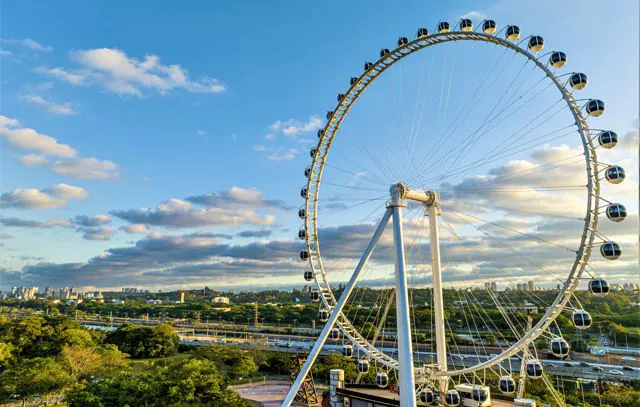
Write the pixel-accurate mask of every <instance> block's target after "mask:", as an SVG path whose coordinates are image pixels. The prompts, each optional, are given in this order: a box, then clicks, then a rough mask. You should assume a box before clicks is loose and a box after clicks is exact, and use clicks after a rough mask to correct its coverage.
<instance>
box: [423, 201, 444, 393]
mask: <svg viewBox="0 0 640 407" xmlns="http://www.w3.org/2000/svg"><path fill="white" fill-rule="evenodd" d="M438 210H439V208H438V200H437V198H436V199H434V201H433V202H432V203H431V204H428V205H427V214H428V215H429V246H431V270H432V278H433V308H434V310H435V316H434V318H435V329H436V357H437V359H436V360H437V362H438V367H439V368H440V370H441V371H446V370H447V342H446V337H445V331H444V305H443V298H442V273H441V270H440V238H439V235H438ZM447 382H448V380H447V378H446V377H442V378H440V379H439V380H438V387H439V390H440V394H444V393H445V392H446V391H447Z"/></svg>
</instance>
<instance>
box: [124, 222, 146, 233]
mask: <svg viewBox="0 0 640 407" xmlns="http://www.w3.org/2000/svg"><path fill="white" fill-rule="evenodd" d="M120 230H122V231H123V232H127V233H132V234H139V235H146V234H147V233H149V232H150V231H151V230H150V229H149V228H148V227H147V225H143V224H141V223H134V224H132V225H126V226H121V227H120Z"/></svg>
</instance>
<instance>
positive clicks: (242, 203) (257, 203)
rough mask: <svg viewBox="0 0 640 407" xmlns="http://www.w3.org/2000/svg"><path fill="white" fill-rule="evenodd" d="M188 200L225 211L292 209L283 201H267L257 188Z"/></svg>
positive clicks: (241, 189) (229, 191) (235, 188)
mask: <svg viewBox="0 0 640 407" xmlns="http://www.w3.org/2000/svg"><path fill="white" fill-rule="evenodd" d="M186 200H187V201H189V202H192V203H196V204H199V205H205V206H210V207H219V208H225V209H234V208H240V207H242V208H247V209H254V208H269V209H279V210H285V211H286V210H289V209H291V208H290V207H289V206H287V205H286V204H285V203H284V202H283V201H281V200H277V199H266V198H265V197H264V195H263V194H262V192H260V191H258V190H257V189H255V188H241V187H231V188H229V189H228V190H226V191H222V192H212V193H210V194H207V195H195V196H190V197H188V198H186Z"/></svg>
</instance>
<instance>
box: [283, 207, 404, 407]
mask: <svg viewBox="0 0 640 407" xmlns="http://www.w3.org/2000/svg"><path fill="white" fill-rule="evenodd" d="M392 212H393V210H392V208H387V211H386V212H385V214H384V216H383V217H382V220H380V224H378V227H377V229H376V231H375V232H374V234H373V237H372V238H371V241H370V242H369V245H368V246H367V248H366V250H365V252H364V254H363V255H362V257H361V258H360V262H358V265H357V266H356V269H355V271H354V272H353V274H352V275H351V279H350V280H349V282H348V283H347V285H346V286H345V288H344V291H343V292H342V295H341V296H340V299H339V300H338V302H337V304H336V306H335V307H334V308H333V310H331V317H329V320H328V321H327V323H326V324H325V325H324V328H323V329H322V332H320V336H319V337H318V339H317V340H316V343H315V345H313V349H311V352H310V353H309V356H308V357H307V360H306V361H305V362H304V365H302V368H301V369H300V372H299V373H298V377H296V381H295V382H293V384H292V385H291V388H290V389H289V393H287V397H286V398H285V399H284V401H283V402H282V406H283V407H289V406H290V405H291V403H293V399H294V398H295V397H296V394H297V393H298V389H300V385H301V384H302V381H303V380H304V378H305V377H306V376H307V374H309V371H310V370H311V366H312V365H313V363H314V362H315V360H316V358H317V357H318V355H319V354H320V351H321V350H322V347H323V346H324V343H325V341H326V340H327V338H328V337H329V332H330V331H331V329H332V328H333V326H334V325H335V323H336V321H337V320H338V317H339V316H340V314H341V313H342V309H343V308H344V306H345V304H346V303H347V300H348V299H349V295H350V294H351V292H352V291H353V288H354V287H355V285H356V283H357V282H358V278H359V277H360V273H361V272H362V270H363V269H364V267H365V266H366V265H367V262H368V261H369V258H370V257H371V254H372V253H373V249H375V247H376V244H377V243H378V240H379V239H380V236H381V235H382V232H384V228H385V227H386V226H387V224H388V223H389V219H390V218H391V213H392ZM394 222H395V217H394ZM403 259H404V257H403ZM407 326H408V325H407ZM409 343H411V337H409ZM401 377H402V376H401ZM411 377H412V378H413V364H412V365H411ZM412 390H413V389H412ZM402 405H403V406H404V404H402ZM407 405H408V404H407ZM413 405H415V397H414V404H413Z"/></svg>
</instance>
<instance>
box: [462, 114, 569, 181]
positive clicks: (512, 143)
mask: <svg viewBox="0 0 640 407" xmlns="http://www.w3.org/2000/svg"><path fill="white" fill-rule="evenodd" d="M557 103H558V102H556V104H557ZM565 109H566V106H561V107H560V109H559V110H557V111H556V112H554V113H553V114H551V115H550V116H549V117H547V118H545V119H544V120H543V121H542V122H540V123H538V125H537V126H535V127H532V128H531V129H529V130H528V131H526V132H525V133H523V134H522V135H521V136H520V137H518V138H516V139H513V137H514V136H515V135H516V134H518V133H520V132H521V131H522V130H524V129H525V128H526V127H528V126H530V125H531V124H533V123H534V122H535V121H537V120H539V119H541V118H542V117H543V115H544V114H546V113H547V111H548V110H547V111H545V112H543V113H542V114H541V115H540V116H537V117H536V118H534V119H533V120H532V121H530V122H529V123H527V124H525V125H524V126H523V127H521V128H520V129H518V130H517V131H516V132H515V133H513V134H512V135H511V136H509V137H507V139H505V140H503V141H502V143H501V144H500V145H498V146H496V147H495V148H494V149H493V150H491V151H489V152H488V153H485V155H484V156H483V157H481V158H480V159H478V160H477V162H481V163H486V159H487V158H491V157H492V156H493V155H492V153H494V154H495V155H499V154H501V153H503V152H504V151H505V150H507V149H508V148H509V147H514V146H517V147H521V144H516V143H519V142H522V140H523V139H524V138H525V136H526V135H528V134H532V133H533V132H534V131H535V130H538V129H539V128H540V127H541V126H542V125H543V124H545V123H546V122H548V121H549V120H551V119H552V118H554V117H555V116H557V115H558V114H559V113H561V112H562V111H564V110H565ZM549 110H550V109H549ZM490 130H493V129H489V130H487V132H486V133H484V134H482V136H484V135H486V134H489V131H490ZM507 140H509V142H508V143H507V142H506V141H507ZM477 141H478V140H476V141H474V144H475V143H476V142H477ZM498 147H500V148H501V150H498V151H496V149H497V148H498ZM526 150H528V149H525V150H523V151H526ZM487 156H489V157H487ZM452 165H453V161H452V164H451V165H450V167H451V166H452ZM474 168H477V167H474ZM474 168H471V169H469V170H467V171H466V172H464V173H463V174H462V176H465V175H466V174H467V173H468V172H469V171H471V170H472V169H474ZM458 178H460V177H458Z"/></svg>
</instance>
